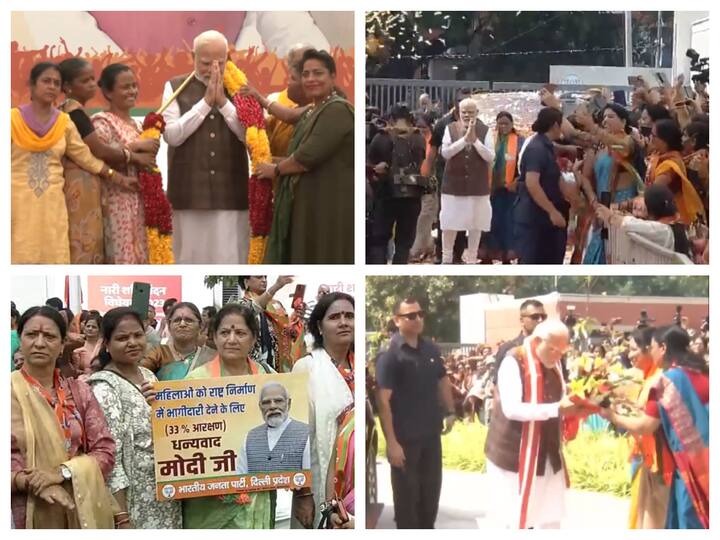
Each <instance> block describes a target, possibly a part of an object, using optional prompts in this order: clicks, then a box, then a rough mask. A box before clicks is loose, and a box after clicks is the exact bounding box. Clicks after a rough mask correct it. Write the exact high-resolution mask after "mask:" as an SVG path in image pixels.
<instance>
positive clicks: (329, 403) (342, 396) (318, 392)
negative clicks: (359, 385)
mask: <svg viewBox="0 0 720 540" xmlns="http://www.w3.org/2000/svg"><path fill="white" fill-rule="evenodd" d="M292 372H293V373H308V374H309V376H310V377H309V380H308V398H309V400H310V453H311V458H312V459H311V461H312V475H313V481H312V484H313V493H314V494H315V506H316V508H315V526H316V527H317V525H318V523H319V522H320V517H321V516H320V503H322V502H323V501H324V500H325V483H326V481H327V472H328V466H329V465H330V458H331V457H332V452H333V448H334V447H335V440H336V438H337V425H338V424H337V422H338V416H339V415H340V413H341V412H343V411H344V410H345V409H346V408H347V407H348V406H349V405H351V404H352V403H353V401H354V398H353V395H352V392H350V389H349V388H348V385H347V383H346V382H345V379H343V377H342V375H340V372H339V371H338V370H337V368H336V367H335V364H333V361H332V359H331V358H330V355H329V354H328V353H327V352H325V349H322V348H320V349H315V350H314V351H313V352H312V353H311V354H309V355H307V356H305V357H303V358H301V359H300V360H298V361H297V362H296V363H295V365H294V366H293V370H292Z"/></svg>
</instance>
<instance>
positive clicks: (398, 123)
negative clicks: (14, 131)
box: [367, 103, 427, 264]
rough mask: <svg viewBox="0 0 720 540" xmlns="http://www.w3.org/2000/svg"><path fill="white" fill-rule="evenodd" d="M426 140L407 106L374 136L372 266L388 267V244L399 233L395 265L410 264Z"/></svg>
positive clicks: (371, 151)
mask: <svg viewBox="0 0 720 540" xmlns="http://www.w3.org/2000/svg"><path fill="white" fill-rule="evenodd" d="M424 159H425V140H424V139H423V137H422V135H421V134H420V132H419V131H418V130H417V129H416V128H415V127H414V125H413V117H412V114H411V113H410V109H409V108H408V106H407V104H405V103H398V104H396V105H394V106H393V108H392V109H391V111H390V122H389V125H388V126H387V127H386V128H385V129H384V130H382V131H380V132H379V133H378V134H377V135H375V137H373V140H372V142H371V143H370V148H369V150H368V156H367V163H368V165H369V166H370V167H371V168H372V170H373V172H374V174H375V175H376V180H375V182H374V185H373V186H372V189H373V215H372V219H371V226H370V230H369V231H368V246H367V262H368V264H387V248H388V242H389V240H390V239H391V238H392V237H393V229H394V230H395V256H394V257H393V264H407V262H408V257H409V254H410V247H411V246H412V244H413V242H414V240H415V231H416V225H417V219H418V215H419V214H420V207H421V197H422V195H423V193H424V192H425V189H426V188H427V185H426V182H424V180H427V177H421V176H420V165H421V164H422V162H423V160H424Z"/></svg>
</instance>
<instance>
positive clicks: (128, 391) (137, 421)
mask: <svg viewBox="0 0 720 540" xmlns="http://www.w3.org/2000/svg"><path fill="white" fill-rule="evenodd" d="M102 333H103V340H104V342H105V346H104V348H103V350H102V352H101V353H100V365H101V366H102V369H101V370H100V371H98V372H97V373H94V374H93V375H91V376H90V378H89V379H88V383H89V384H90V386H91V387H92V390H93V392H94V394H95V397H96V398H97V400H98V403H100V406H101V407H102V409H103V411H104V412H105V418H107V422H108V425H109V426H110V431H111V432H112V435H113V438H114V439H115V442H116V444H117V448H116V450H115V467H114V468H113V470H112V473H111V474H110V478H109V479H108V487H109V488H110V491H111V492H112V493H113V496H114V497H115V500H116V502H117V505H118V507H119V508H120V512H119V516H120V520H119V521H118V523H117V525H118V528H123V529H180V528H182V511H181V507H180V503H178V502H175V501H163V502H160V501H158V500H157V499H156V498H155V452H154V447H153V438H152V425H151V423H150V405H149V404H148V402H147V401H146V399H145V396H144V395H143V387H144V386H147V385H148V384H152V383H155V382H157V379H156V378H155V376H154V375H153V374H152V373H151V372H150V371H148V370H147V369H145V368H143V367H140V365H139V362H140V360H141V359H142V357H143V354H144V353H145V328H144V327H143V321H142V320H141V318H140V316H139V315H138V314H137V313H136V312H135V311H133V310H132V309H130V308H127V307H120V308H115V309H111V310H110V311H108V312H107V313H106V314H105V317H104V319H103V326H102Z"/></svg>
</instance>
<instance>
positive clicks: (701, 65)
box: [685, 49, 710, 84]
mask: <svg viewBox="0 0 720 540" xmlns="http://www.w3.org/2000/svg"><path fill="white" fill-rule="evenodd" d="M685 56H687V57H688V58H689V59H690V71H692V72H693V76H692V77H691V78H692V81H693V82H701V83H703V84H708V83H710V59H709V58H707V57H705V58H700V53H698V52H697V51H696V50H695V49H688V50H687V52H685Z"/></svg>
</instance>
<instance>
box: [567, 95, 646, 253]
mask: <svg viewBox="0 0 720 540" xmlns="http://www.w3.org/2000/svg"><path fill="white" fill-rule="evenodd" d="M575 119H576V121H577V123H578V124H579V125H580V127H581V129H583V130H585V131H587V132H588V133H590V135H591V136H592V137H593V139H595V140H596V141H597V142H599V143H601V144H602V149H601V150H600V152H599V153H598V155H597V157H596V159H595V163H594V164H593V168H592V176H593V179H594V187H593V183H592V182H591V179H589V178H585V177H584V176H582V175H581V174H580V173H579V171H578V170H576V171H575V174H576V176H580V178H579V179H578V180H579V182H578V183H579V184H580V185H582V187H583V190H584V192H585V195H586V196H587V198H588V202H589V203H590V205H591V206H593V207H595V206H596V204H597V203H598V201H599V202H601V203H603V204H605V205H606V206H610V205H611V204H619V203H621V202H623V201H627V200H630V199H632V198H634V197H635V196H636V195H637V194H638V192H639V190H640V188H641V186H642V179H641V178H640V176H639V175H638V173H637V171H636V170H635V168H634V167H633V165H632V163H633V155H634V152H635V150H636V148H635V143H634V141H633V139H632V137H631V136H630V133H631V129H630V124H629V113H628V111H627V109H625V108H624V107H621V106H620V105H617V104H615V103H609V104H608V105H607V106H606V107H605V110H604V111H603V120H602V128H601V127H599V126H597V125H596V124H595V121H594V120H593V118H592V116H591V115H590V114H589V113H588V111H587V110H586V109H584V108H580V109H579V110H578V111H577V112H576V114H575ZM601 231H602V225H601V223H600V222H599V221H598V220H594V221H592V223H591V224H590V225H589V227H587V228H585V230H584V231H581V232H580V234H579V235H578V238H579V243H581V245H584V246H585V252H584V255H583V260H582V262H583V264H606V262H607V256H606V253H605V241H604V240H603V238H602V235H601Z"/></svg>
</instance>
